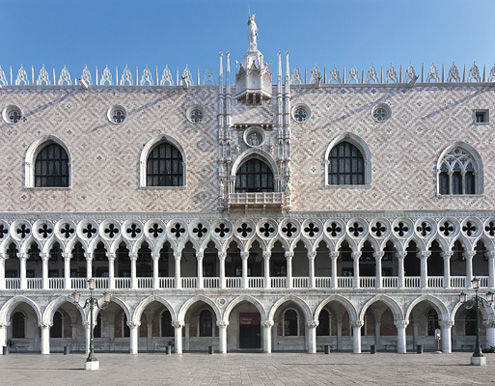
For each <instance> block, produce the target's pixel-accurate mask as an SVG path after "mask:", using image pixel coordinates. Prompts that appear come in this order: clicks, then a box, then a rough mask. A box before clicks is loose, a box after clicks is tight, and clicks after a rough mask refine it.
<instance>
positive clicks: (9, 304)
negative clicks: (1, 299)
mask: <svg viewBox="0 0 495 386" xmlns="http://www.w3.org/2000/svg"><path fill="white" fill-rule="evenodd" d="M20 303H26V304H28V305H29V306H31V308H32V309H33V311H34V313H35V314H36V317H37V323H38V324H39V323H41V321H42V320H43V315H42V314H41V310H40V308H39V306H38V304H36V302H35V301H34V300H31V299H30V298H28V297H27V296H24V295H17V296H14V297H13V298H10V299H9V300H7V301H6V302H5V303H4V305H3V306H2V308H0V324H5V323H9V322H10V317H11V314H12V311H14V309H15V308H16V306H17V305H18V304H20Z"/></svg>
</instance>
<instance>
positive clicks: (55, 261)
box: [48, 241, 64, 278]
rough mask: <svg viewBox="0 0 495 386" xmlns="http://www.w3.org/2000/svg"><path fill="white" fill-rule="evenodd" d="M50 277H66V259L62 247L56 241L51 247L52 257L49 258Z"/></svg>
mask: <svg viewBox="0 0 495 386" xmlns="http://www.w3.org/2000/svg"><path fill="white" fill-rule="evenodd" d="M48 277H53V278H55V277H64V259H63V257H62V248H60V244H59V243H58V242H57V241H55V242H54V243H53V246H52V248H51V249H50V258H49V259H48Z"/></svg>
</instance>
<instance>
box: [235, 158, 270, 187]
mask: <svg viewBox="0 0 495 386" xmlns="http://www.w3.org/2000/svg"><path fill="white" fill-rule="evenodd" d="M274 191H275V185H274V182H273V172H272V170H271V168H270V166H269V165H268V164H267V163H266V162H264V161H262V160H260V159H258V158H250V159H248V160H247V161H245V162H244V163H243V164H242V165H241V166H240V167H239V168H238V169H237V173H236V177H235V192H236V193H255V192H264V193H267V192H274Z"/></svg>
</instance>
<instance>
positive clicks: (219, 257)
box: [218, 252, 227, 261]
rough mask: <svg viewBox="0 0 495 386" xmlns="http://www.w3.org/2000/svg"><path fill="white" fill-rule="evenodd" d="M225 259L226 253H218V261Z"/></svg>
mask: <svg viewBox="0 0 495 386" xmlns="http://www.w3.org/2000/svg"><path fill="white" fill-rule="evenodd" d="M226 258H227V252H218V259H219V260H224V261H225V259H226Z"/></svg>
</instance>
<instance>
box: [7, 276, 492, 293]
mask: <svg viewBox="0 0 495 386" xmlns="http://www.w3.org/2000/svg"><path fill="white" fill-rule="evenodd" d="M478 278H479V279H480V287H481V288H492V287H493V286H492V287H491V286H490V280H489V276H479V277H478ZM94 280H95V286H96V289H98V290H107V289H108V290H117V291H125V290H151V289H155V290H195V289H202V290H209V289H213V290H217V289H237V290H275V291H277V290H286V289H288V288H290V289H296V290H318V289H333V290H359V289H362V290H369V289H380V290H382V289H383V290H387V289H394V290H395V289H420V288H431V289H435V290H437V289H438V290H442V289H459V290H460V289H464V288H470V285H471V283H470V281H468V280H467V279H466V277H465V276H451V277H449V280H448V281H445V278H444V277H443V276H428V277H427V278H426V280H425V282H424V283H423V281H422V279H421V277H420V276H406V277H404V278H403V280H401V279H400V278H399V277H397V276H384V277H381V278H376V277H374V276H361V277H359V278H358V279H357V280H356V279H355V278H354V277H352V276H337V277H335V278H333V277H319V276H318V277H314V278H311V277H307V276H294V277H290V278H289V277H287V276H282V277H269V276H268V277H265V276H259V277H249V276H248V277H245V278H243V277H225V278H223V279H222V278H220V277H203V278H198V277H182V278H180V279H179V281H177V280H176V278H175V277H158V278H153V277H136V278H134V280H133V279H132V278H129V277H114V278H113V279H110V278H108V277H98V278H94ZM45 283H46V285H44V281H43V279H42V278H26V279H25V280H24V281H23V280H21V279H19V278H5V279H4V284H3V286H2V287H0V288H3V289H4V290H9V291H10V290H14V291H17V290H35V291H37V290H54V291H57V290H59V291H60V290H82V289H86V286H87V284H86V283H87V280H86V279H85V278H70V279H69V280H68V281H66V279H65V278H48V280H47V281H46V282H45ZM178 283H180V286H178V285H177V284H178ZM445 283H449V285H448V286H447V285H445ZM0 284H2V283H0Z"/></svg>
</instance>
